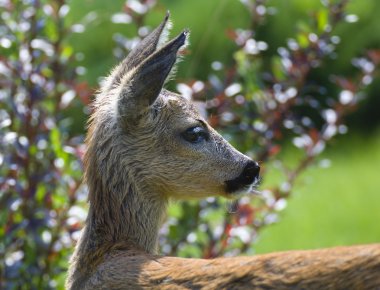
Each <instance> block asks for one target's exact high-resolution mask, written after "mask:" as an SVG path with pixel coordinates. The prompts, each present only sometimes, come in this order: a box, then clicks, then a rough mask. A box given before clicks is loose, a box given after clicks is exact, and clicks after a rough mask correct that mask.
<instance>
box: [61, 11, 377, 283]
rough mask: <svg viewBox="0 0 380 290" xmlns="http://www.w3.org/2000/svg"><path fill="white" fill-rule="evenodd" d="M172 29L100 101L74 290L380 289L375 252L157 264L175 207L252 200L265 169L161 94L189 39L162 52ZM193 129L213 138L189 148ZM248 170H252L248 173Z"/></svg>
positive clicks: (124, 67)
mask: <svg viewBox="0 0 380 290" xmlns="http://www.w3.org/2000/svg"><path fill="white" fill-rule="evenodd" d="M167 22H168V16H167V17H166V18H165V20H164V22H163V23H162V24H161V25H160V26H159V27H158V28H157V29H156V30H155V31H153V32H152V34H150V35H149V36H148V37H147V38H146V39H145V40H143V41H142V42H141V44H140V45H139V46H138V47H137V48H135V49H134V50H133V51H132V52H131V53H130V55H129V56H128V57H127V58H126V59H125V60H124V61H123V62H122V63H121V64H120V65H119V66H118V67H117V68H116V69H115V70H114V71H113V72H112V73H111V75H110V76H109V77H108V79H107V81H106V82H105V83H104V84H103V86H102V90H101V92H100V93H99V95H98V96H97V98H96V101H95V105H94V113H93V115H92V117H91V119H90V122H89V130H88V134H87V140H86V143H87V146H88V148H87V152H86V155H85V160H84V165H85V181H86V183H87V185H88V189H89V205H90V207H89V213H88V217H87V220H86V224H85V227H84V229H83V231H82V235H81V238H80V240H79V242H78V245H77V246H76V249H75V253H74V254H73V256H72V258H71V261H70V269H69V274H68V278H67V281H66V287H67V288H68V289H150V288H152V287H153V288H162V289H200V288H221V289H223V288H225V289H227V288H228V289H232V288H250V287H252V286H256V287H258V288H261V289H265V288H268V287H269V288H277V289H281V288H285V287H291V288H297V287H298V288H299V289H304V288H305V287H306V288H308V289H311V288H312V287H314V288H313V289H321V288H318V287H317V286H320V285H325V286H326V287H325V288H324V289H339V287H340V289H343V288H344V286H345V285H346V286H347V285H348V287H349V286H350V285H357V286H358V287H362V286H363V287H364V286H365V287H367V286H368V285H369V286H370V285H380V282H379V277H378V276H374V273H375V272H376V273H378V271H379V255H380V249H379V246H376V245H375V246H368V247H358V248H352V250H351V249H349V248H340V249H334V250H322V251H319V252H318V251H316V252H293V253H279V254H274V255H264V256H258V257H250V258H248V257H240V258H230V259H216V260H195V259H182V258H170V257H160V256H156V254H157V236H158V230H159V228H160V226H161V225H162V222H163V220H164V218H165V210H166V206H167V203H168V200H169V199H173V198H174V199H189V198H202V197H206V196H210V195H214V196H216V195H219V196H226V197H230V196H231V195H232V194H233V193H232V192H231V191H230V190H228V189H227V187H226V182H228V181H231V180H232V181H234V186H235V187H234V188H238V189H240V188H241V190H242V191H244V190H247V189H249V186H248V185H251V183H255V182H256V181H257V174H258V167H257V165H255V164H257V163H254V162H253V161H252V160H250V159H249V158H248V157H246V156H245V155H243V154H241V153H240V152H238V151H237V150H235V149H234V148H233V147H232V146H231V145H230V144H229V143H228V142H227V141H226V140H224V139H223V138H222V137H221V136H220V135H219V134H218V133H217V132H216V131H215V130H213V129H212V128H211V127H210V126H209V125H208V124H207V122H206V121H205V120H204V119H203V118H202V116H200V114H199V113H198V112H197V110H196V109H195V108H194V106H193V105H192V104H191V103H190V102H189V101H188V100H186V99H184V98H183V97H181V96H179V95H177V94H174V93H172V92H169V91H166V90H164V89H162V86H163V84H164V82H165V80H166V78H167V77H168V75H169V73H170V71H171V69H172V66H173V65H174V64H175V62H176V60H177V52H178V50H180V49H181V47H183V45H184V44H185V42H186V39H187V34H188V32H187V31H184V32H182V33H181V34H180V35H179V36H177V37H176V38H175V39H173V40H172V41H171V42H169V43H167V44H166V45H165V46H163V47H161V48H158V46H159V44H160V42H161V38H162V34H163V31H164V30H165V27H166V26H167ZM194 127H197V128H203V129H202V130H203V131H204V132H207V137H205V138H204V139H202V138H201V139H200V142H189V140H187V139H186V138H184V137H183V136H184V132H187V130H188V129H189V128H194ZM248 164H251V166H253V169H252V168H251V169H250V170H249V171H247V166H248ZM252 164H253V165H252ZM255 166H256V167H257V168H255ZM247 176H248V177H247ZM247 178H248V179H247ZM242 180H244V182H243V183H242ZM240 183H241V184H240ZM236 191H237V192H238V191H239V190H236ZM351 251H353V253H351ZM367 262H368V263H367ZM355 271H358V272H355ZM361 273H364V274H363V275H364V276H362V277H360V275H361ZM319 277H321V278H322V280H321V281H320V279H319ZM349 282H350V283H349ZM355 283H356V284H355ZM371 283H372V284H371ZM373 283H377V284H373ZM309 286H310V287H309ZM338 286H339V287H338ZM306 288H305V289H306Z"/></svg>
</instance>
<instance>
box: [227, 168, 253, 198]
mask: <svg viewBox="0 0 380 290" xmlns="http://www.w3.org/2000/svg"><path fill="white" fill-rule="evenodd" d="M259 173H260V166H259V164H258V163H257V162H256V161H249V162H248V163H247V164H246V165H245V167H244V169H243V171H242V173H241V174H240V175H239V176H238V177H236V178H235V179H232V180H228V181H226V182H225V183H226V190H227V192H228V193H232V192H235V191H239V190H241V189H243V188H245V187H246V186H248V185H251V184H252V183H254V182H255V180H256V179H257V178H258V177H259Z"/></svg>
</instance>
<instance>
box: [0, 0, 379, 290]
mask: <svg viewBox="0 0 380 290" xmlns="http://www.w3.org/2000/svg"><path fill="white" fill-rule="evenodd" d="M167 10H169V11H170V13H171V19H172V21H173V23H174V26H173V29H172V32H171V35H172V36H174V35H176V34H177V33H179V32H180V31H181V30H182V29H183V28H189V29H190V30H191V39H190V45H189V47H188V48H187V49H186V51H185V52H184V54H185V57H184V59H183V61H182V62H181V63H180V64H179V66H178V72H177V74H176V80H172V81H170V82H169V83H168V87H169V88H170V89H172V90H176V91H179V92H181V93H182V94H184V95H186V96H187V97H189V98H192V99H193V100H194V101H196V102H197V103H198V104H199V107H200V109H201V110H203V111H204V112H205V113H207V115H208V118H209V121H210V122H211V123H212V124H213V126H214V127H216V128H217V129H218V130H219V131H220V132H221V133H222V134H223V135H224V136H225V137H226V138H227V139H228V140H229V141H230V142H231V143H232V144H233V145H234V146H236V147H237V148H238V149H239V150H240V151H242V152H246V153H247V154H249V155H251V156H252V157H254V158H255V159H258V160H259V161H260V163H261V166H262V168H263V181H262V185H261V186H260V188H259V189H258V190H259V191H260V192H259V193H256V194H255V195H252V196H250V197H248V198H247V197H244V198H242V199H240V200H238V201H234V202H231V201H225V200H221V199H218V198H209V199H207V200H203V201H200V202H198V201H197V202H196V201H186V202H177V201H176V202H173V203H172V204H171V206H170V208H169V218H168V221H167V222H166V223H165V225H164V226H163V228H162V238H161V240H160V242H161V250H162V252H163V253H164V254H168V255H179V256H184V257H203V258H211V257H216V256H223V255H225V256H229V255H237V254H257V253H266V252H274V251H281V250H291V249H313V248H321V247H330V246H336V245H352V244H360V243H372V242H379V241H380V227H379V225H378V222H379V220H380V190H379V186H380V182H379V172H380V131H379V124H380V97H379V93H378V92H379V90H380V79H379V74H378V65H379V63H380V34H379V33H378V32H379V30H380V18H379V17H378V15H379V13H380V2H379V1H375V0H368V1H359V0H351V1H345V0H341V1H328V0H324V1H319V0H308V1H302V0H277V1H270V0H268V1H265V0H256V1H255V0H241V1H238V0H208V1H202V0H192V1H185V0H177V1H170V0H166V1H164V0H161V1H154V0H146V1H143V0H141V1H137V0H128V1H122V0H113V1H103V0H71V1H63V0H54V1H37V0H34V1H32V0H24V1H21V0H14V1H7V0H3V1H0V16H1V17H0V18H1V19H0V206H1V212H0V225H1V228H0V263H1V265H0V274H1V278H0V283H1V284H0V286H1V287H0V288H3V289H55V288H58V289H62V288H63V285H64V279H65V272H66V270H67V265H68V257H69V255H70V254H71V253H72V250H73V247H74V244H75V241H76V240H77V239H78V235H79V230H80V228H81V226H82V224H83V222H84V219H85V216H86V210H87V204H86V195H87V193H86V187H85V186H83V185H82V184H81V176H82V167H81V166H82V165H81V158H82V157H83V152H84V150H85V146H84V145H83V140H84V137H83V136H84V135H85V130H86V120H87V118H88V116H89V114H90V112H91V107H90V105H89V104H90V102H91V100H92V99H93V95H94V94H95V93H96V90H97V89H98V88H99V83H100V82H101V80H102V78H104V77H105V76H106V75H107V74H108V72H109V71H110V69H111V68H112V67H113V66H115V65H116V64H117V63H118V61H120V60H121V59H122V58H123V56H125V55H126V54H127V53H128V51H129V50H130V49H131V48H132V47H133V46H134V45H135V44H136V42H137V41H138V40H139V39H140V38H141V37H143V36H145V35H146V34H147V32H149V31H150V30H151V29H152V28H153V27H155V26H156V25H157V24H158V23H160V22H161V21H162V19H163V17H164V15H165V13H166V11H167Z"/></svg>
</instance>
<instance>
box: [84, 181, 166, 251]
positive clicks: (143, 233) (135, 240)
mask: <svg viewBox="0 0 380 290" xmlns="http://www.w3.org/2000/svg"><path fill="white" fill-rule="evenodd" d="M125 190H127V192H125V193H121V194H120V193H116V192H96V195H98V196H102V197H101V198H100V204H97V205H95V204H92V203H91V202H90V209H89V214H88V218H87V221H86V232H87V234H88V239H89V241H88V242H89V245H91V246H90V247H89V250H90V251H93V250H94V249H95V250H97V251H98V250H100V251H103V250H104V251H108V250H109V249H110V248H115V247H116V248H138V249H141V250H144V251H146V252H147V253H152V254H156V253H157V248H158V232H159V228H160V226H161V225H162V222H163V220H164V216H165V212H166V205H167V202H166V200H165V199H163V198H159V197H158V196H157V195H155V194H152V193H151V192H145V191H143V190H139V189H138V188H137V187H136V186H135V185H133V184H131V183H130V184H128V186H126V187H125ZM92 194H94V193H93V192H92V193H91V195H92ZM120 195H122V196H123V198H122V200H120V198H117V197H116V198H113V197H114V196H120ZM104 197H105V198H104Z"/></svg>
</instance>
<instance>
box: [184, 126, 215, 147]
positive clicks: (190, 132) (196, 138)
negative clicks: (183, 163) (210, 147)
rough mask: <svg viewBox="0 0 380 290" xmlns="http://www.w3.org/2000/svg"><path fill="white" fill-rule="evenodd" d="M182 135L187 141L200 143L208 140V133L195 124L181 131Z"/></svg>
mask: <svg viewBox="0 0 380 290" xmlns="http://www.w3.org/2000/svg"><path fill="white" fill-rule="evenodd" d="M182 137H183V138H184V139H185V140H186V141H187V142H190V143H200V142H203V141H205V140H208V138H209V134H208V132H207V131H206V130H205V129H204V128H202V127H200V126H197V127H192V128H189V129H187V130H186V131H185V132H183V133H182Z"/></svg>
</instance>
